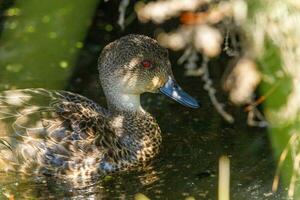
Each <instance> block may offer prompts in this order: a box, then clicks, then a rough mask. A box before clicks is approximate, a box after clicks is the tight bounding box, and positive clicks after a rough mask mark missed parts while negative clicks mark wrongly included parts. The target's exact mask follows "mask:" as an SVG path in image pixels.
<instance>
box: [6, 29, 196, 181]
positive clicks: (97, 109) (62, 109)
mask: <svg viewBox="0 0 300 200" xmlns="http://www.w3.org/2000/svg"><path fill="white" fill-rule="evenodd" d="M98 71H99V79H100V83H101V86H102V88H103V91H104V95H105V97H106V101H107V106H106V107H102V106H100V105H99V104H97V103H96V102H94V101H92V100H90V99H88V98H86V97H84V96H81V95H79V94H75V93H72V92H68V91H63V90H61V91H57V90H47V89H41V88H36V89H19V90H8V91H4V92H1V95H0V130H1V131H0V171H6V172H7V171H15V172H22V173H25V174H36V173H38V174H47V175H58V176H72V177H76V178H77V177H81V178H83V177H84V178H89V177H93V176H97V175H98V174H109V173H115V172H120V171H130V170H132V169H136V168H138V167H143V166H145V165H146V163H149V161H151V160H152V159H153V158H154V157H155V156H156V155H157V154H158V153H159V147H160V144H161V142H162V136H161V130H160V128H159V125H158V124H157V122H156V120H155V118H154V117H153V116H152V115H151V114H150V113H148V112H147V111H145V110H144V109H143V107H142V106H141V103H140V96H141V94H143V93H146V92H150V93H162V94H164V95H166V96H168V97H170V98H171V99H173V100H175V101H177V102H178V103H180V104H182V105H184V106H187V107H190V108H198V107H199V103H198V101H197V100H196V99H194V98H193V97H191V96H190V95H188V94H187V93H186V92H184V90H183V89H182V88H181V87H180V86H179V85H178V84H177V82H176V81H175V79H174V75H173V73H172V69H171V62H170V60H169V56H168V50H167V49H165V48H164V47H162V46H160V45H159V43H158V42H157V41H156V40H155V39H152V38H150V37H148V36H144V35H137V34H129V35H126V36H123V37H121V38H119V39H117V40H115V41H113V42H111V43H109V44H108V45H106V46H105V47H104V48H103V50H102V52H101V54H100V56H99V59H98Z"/></svg>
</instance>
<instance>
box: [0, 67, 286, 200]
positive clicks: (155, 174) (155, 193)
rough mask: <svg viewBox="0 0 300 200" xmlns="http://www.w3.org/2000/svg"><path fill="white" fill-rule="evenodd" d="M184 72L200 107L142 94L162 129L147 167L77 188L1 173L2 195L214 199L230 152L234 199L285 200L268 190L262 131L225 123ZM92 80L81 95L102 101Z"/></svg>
mask: <svg viewBox="0 0 300 200" xmlns="http://www.w3.org/2000/svg"><path fill="white" fill-rule="evenodd" d="M182 73H183V70H182V69H180V68H178V69H177V70H175V77H177V79H178V82H179V83H180V85H182V87H183V88H184V89H185V90H186V91H188V92H189V93H190V94H192V95H193V96H195V97H196V98H197V99H199V100H200V101H201V108H200V109H197V110H192V109H188V108H185V107H182V106H181V105H179V104H177V103H175V102H173V101H171V100H169V99H167V98H165V97H163V96H162V95H159V94H158V95H154V94H146V95H144V96H143V98H142V103H143V105H144V107H145V109H146V110H148V111H149V112H150V113H152V114H153V115H154V116H155V117H156V118H157V120H158V123H159V124H160V126H161V129H162V132H163V144H162V147H161V152H160V154H159V155H158V156H157V158H156V159H155V160H154V161H153V163H152V166H151V167H149V169H145V170H143V171H138V172H130V173H122V174H115V175H112V176H107V177H105V178H104V179H102V180H99V181H97V182H95V183H89V184H88V185H79V186H74V185H70V184H67V183H65V182H64V181H62V180H56V179H54V178H51V177H43V176H41V177H28V176H23V175H21V174H4V173H1V174H0V195H1V196H0V197H1V198H0V199H5V197H4V194H6V195H7V194H11V195H13V196H14V197H15V199H26V198H29V199H35V198H36V199H61V198H63V197H65V198H66V199H69V198H70V199H133V196H134V195H135V194H136V193H143V194H145V195H147V196H148V197H149V198H151V199H184V198H185V197H187V196H193V197H195V198H196V199H212V200H213V199H216V198H217V180H218V159H219V157H220V156H221V155H228V156H229V158H230V161H231V189H230V192H231V197H232V199H237V200H239V199H247V200H248V199H249V200H252V199H284V198H283V197H282V196H280V195H279V194H272V193H271V184H272V180H273V176H274V169H275V163H274V161H273V158H272V152H271V150H270V144H269V141H268V138H267V133H266V131H265V130H263V129H257V128H250V127H248V126H247V125H246V122H245V121H243V120H244V119H243V117H242V116H240V118H241V119H239V118H237V121H238V122H236V123H235V124H233V125H229V124H228V123H226V122H224V121H223V120H222V118H221V117H220V116H219V115H218V114H217V113H216V111H215V110H214V108H213V106H212V105H211V103H210V101H209V99H208V97H207V94H206V92H205V91H203V89H202V87H201V81H200V79H199V78H197V77H195V78H189V77H184V76H182V75H181V74H182ZM96 78H97V77H96V76H95V75H91V79H90V82H91V84H93V85H94V86H93V87H91V86H89V89H88V90H86V91H85V92H84V93H85V95H87V96H90V97H91V98H96V96H98V95H100V96H101V98H97V99H98V102H100V103H101V104H104V102H105V99H104V97H103V95H102V94H101V90H100V89H99V88H98V87H97V86H96V85H97V84H95V79H96ZM97 88H98V89H97ZM92 91H93V93H90V92H92ZM89 93H90V94H89ZM99 99H100V100H99Z"/></svg>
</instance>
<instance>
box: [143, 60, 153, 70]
mask: <svg viewBox="0 0 300 200" xmlns="http://www.w3.org/2000/svg"><path fill="white" fill-rule="evenodd" d="M142 65H143V67H144V68H145V69H150V68H151V67H152V63H151V62H150V61H149V60H144V61H142Z"/></svg>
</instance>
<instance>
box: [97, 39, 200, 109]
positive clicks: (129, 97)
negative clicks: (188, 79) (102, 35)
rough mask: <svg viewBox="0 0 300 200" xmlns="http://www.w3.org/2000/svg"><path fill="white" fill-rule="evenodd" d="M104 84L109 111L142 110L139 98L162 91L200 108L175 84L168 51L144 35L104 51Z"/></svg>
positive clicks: (181, 101)
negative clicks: (142, 95)
mask: <svg viewBox="0 0 300 200" xmlns="http://www.w3.org/2000/svg"><path fill="white" fill-rule="evenodd" d="M98 63H99V64H98V68H99V75H100V80H101V85H102V87H103V90H104V92H105V95H106V97H107V99H108V106H109V108H110V109H117V110H130V111H138V110H142V108H141V105H140V95H141V94H142V93H145V92H151V93H157V92H161V93H163V94H165V95H166V96H168V97H170V98H172V99H174V100H175V101H177V102H179V103H181V104H182V105H185V106H188V107H191V108H198V107H199V104H198V102H197V101H196V100H195V99H194V98H193V97H191V96H190V95H188V94H187V93H186V92H184V91H183V90H182V89H181V88H180V87H179V86H178V84H177V83H176V81H175V79H174V76H173V73H172V69H171V63H170V60H169V58H168V51H167V49H165V48H163V47H161V46H160V45H159V44H158V43H157V41H156V40H154V39H152V38H150V37H147V36H143V35H127V36H124V37H122V38H120V39H118V40H116V41H114V42H112V43H110V44H108V45H107V46H106V47H105V48H104V49H103V51H102V53H101V55H100V58H99V62H98Z"/></svg>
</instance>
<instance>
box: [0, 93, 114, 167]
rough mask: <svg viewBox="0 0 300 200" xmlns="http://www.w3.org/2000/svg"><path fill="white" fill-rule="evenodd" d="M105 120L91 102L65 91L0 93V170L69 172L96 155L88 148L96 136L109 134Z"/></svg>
mask: <svg viewBox="0 0 300 200" xmlns="http://www.w3.org/2000/svg"><path fill="white" fill-rule="evenodd" d="M108 116H109V112H108V110H106V109H104V108H102V107H100V106H99V105H98V104H96V103H95V102H93V101H92V100H90V99H88V98H86V97H83V96H81V95H78V94H74V93H71V92H67V91H49V90H45V89H23V90H11V91H4V92H2V93H0V170H13V171H16V170H17V171H23V172H29V171H32V170H33V169H36V170H39V169H41V168H47V169H50V168H62V167H63V166H64V167H66V164H68V165H69V166H68V167H70V165H71V164H73V165H75V164H74V163H76V162H82V159H83V158H84V157H86V155H87V154H88V152H91V153H93V154H95V153H98V154H100V153H101V152H97V151H95V149H97V148H94V150H91V148H93V147H94V144H93V142H94V139H95V137H96V136H97V137H98V136H99V134H100V135H103V134H104V132H105V129H109V128H108V125H107V121H108V119H107V117H108ZM110 132H111V131H110ZM109 137H111V136H109ZM98 157H99V155H98ZM76 160H77V161H76ZM78 160H80V161H78ZM89 162H90V161H89ZM93 162H96V161H93Z"/></svg>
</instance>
